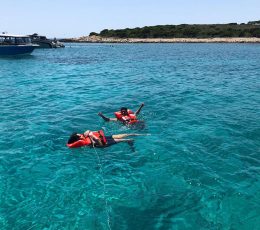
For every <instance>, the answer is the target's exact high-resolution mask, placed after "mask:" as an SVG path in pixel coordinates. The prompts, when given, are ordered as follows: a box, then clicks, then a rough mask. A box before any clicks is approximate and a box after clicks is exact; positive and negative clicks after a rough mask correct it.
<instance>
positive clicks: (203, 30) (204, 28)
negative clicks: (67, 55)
mask: <svg viewBox="0 0 260 230" xmlns="http://www.w3.org/2000/svg"><path fill="white" fill-rule="evenodd" d="M89 35H90V36H92V35H98V36H101V37H116V38H215V37H260V20H259V21H251V22H248V23H247V24H245V23H242V24H237V23H229V24H207V25H202V24H201V25H197V24H194V25H188V24H181V25H158V26H145V27H142V28H139V27H137V28H134V29H129V28H126V29H118V30H108V29H105V30H102V31H101V32H100V33H95V32H92V33H90V34H89Z"/></svg>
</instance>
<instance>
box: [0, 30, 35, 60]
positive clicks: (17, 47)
mask: <svg viewBox="0 0 260 230" xmlns="http://www.w3.org/2000/svg"><path fill="white" fill-rule="evenodd" d="M37 46H38V45H35V44H32V43H31V39H30V37H29V36H26V35H13V34H0V56H2V55H19V54H30V53H31V52H32V51H33V50H34V48H36V47H37Z"/></svg>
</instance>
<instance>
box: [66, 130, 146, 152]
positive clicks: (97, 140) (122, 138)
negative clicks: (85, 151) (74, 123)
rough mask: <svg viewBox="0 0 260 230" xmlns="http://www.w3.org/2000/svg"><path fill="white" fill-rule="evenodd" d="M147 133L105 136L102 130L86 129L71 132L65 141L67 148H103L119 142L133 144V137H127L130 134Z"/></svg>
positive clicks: (131, 134) (132, 134)
mask: <svg viewBox="0 0 260 230" xmlns="http://www.w3.org/2000/svg"><path fill="white" fill-rule="evenodd" d="M145 135H147V134H136V133H130V134H116V135H111V136H105V134H104V132H103V130H99V131H90V130H87V131H86V132H84V133H83V134H80V133H73V134H72V135H71V136H70V138H69V140H68V143H67V146H68V147H69V148H78V147H83V146H89V147H99V148H104V147H108V146H110V145H113V144H117V143H120V142H127V143H128V144H129V145H133V141H134V140H133V139H128V138H127V137H131V136H145Z"/></svg>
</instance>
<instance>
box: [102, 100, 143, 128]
mask: <svg viewBox="0 0 260 230" xmlns="http://www.w3.org/2000/svg"><path fill="white" fill-rule="evenodd" d="M143 106H144V103H142V104H141V105H140V107H139V108H138V110H137V111H136V112H135V113H134V112H133V111H131V110H130V109H127V108H126V107H122V108H121V109H120V111H118V112H115V118H109V117H106V116H105V115H103V114H102V113H101V112H99V113H98V115H99V116H100V117H102V118H103V119H104V120H105V121H121V122H123V123H124V124H129V125H131V124H134V123H136V122H138V119H137V115H138V114H139V113H140V111H141V109H142V108H143Z"/></svg>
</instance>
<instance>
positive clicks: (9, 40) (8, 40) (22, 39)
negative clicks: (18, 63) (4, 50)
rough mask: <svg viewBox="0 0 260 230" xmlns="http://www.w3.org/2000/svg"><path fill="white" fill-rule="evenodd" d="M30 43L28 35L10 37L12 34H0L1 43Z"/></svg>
mask: <svg viewBox="0 0 260 230" xmlns="http://www.w3.org/2000/svg"><path fill="white" fill-rule="evenodd" d="M28 43H31V40H30V38H29V37H12V36H10V37H9V36H4V37H3V36H2V37H1V36H0V44H1V45H24V44H28Z"/></svg>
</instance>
